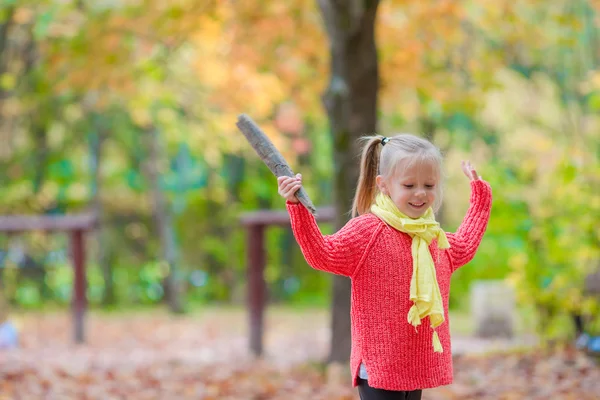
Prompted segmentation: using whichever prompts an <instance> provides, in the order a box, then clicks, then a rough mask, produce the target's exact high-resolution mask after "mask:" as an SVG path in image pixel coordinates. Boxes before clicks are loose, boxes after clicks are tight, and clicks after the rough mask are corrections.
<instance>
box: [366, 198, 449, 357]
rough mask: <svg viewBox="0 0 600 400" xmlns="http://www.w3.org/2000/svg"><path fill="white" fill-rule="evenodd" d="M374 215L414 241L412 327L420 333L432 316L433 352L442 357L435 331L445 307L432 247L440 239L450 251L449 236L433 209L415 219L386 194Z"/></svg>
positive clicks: (409, 314) (409, 313)
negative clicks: (433, 241) (419, 330)
mask: <svg viewBox="0 0 600 400" xmlns="http://www.w3.org/2000/svg"><path fill="white" fill-rule="evenodd" d="M371 212H372V213H373V214H375V215H376V216H378V217H379V218H380V219H381V220H383V221H384V222H385V223H387V224H388V225H390V226H392V227H393V228H395V229H397V230H399V231H400V232H406V233H408V234H409V235H410V237H412V246H411V250H412V258H413V274H412V278H411V280H410V301H412V302H413V306H412V307H411V308H410V311H409V312H408V323H409V324H411V325H413V326H414V327H415V329H416V327H417V326H419V325H420V324H421V319H422V318H425V317H426V316H429V321H430V322H431V328H432V329H433V338H432V340H433V349H434V351H436V352H438V353H442V352H443V348H442V344H441V343H440V338H439V337H438V334H437V332H436V331H435V328H436V327H438V326H440V325H441V324H442V323H443V322H444V306H443V303H442V294H441V293H440V287H439V285H438V283H437V279H436V275H435V265H434V263H433V258H432V257H431V253H430V252H429V245H430V244H431V242H432V240H433V239H435V238H437V240H438V247H439V248H440V249H447V248H450V243H448V239H447V238H446V234H445V233H444V231H443V230H442V229H441V228H440V224H439V223H438V222H436V220H435V216H434V215H433V210H432V209H431V208H429V209H428V210H427V211H426V212H425V214H424V215H423V216H422V217H420V218H417V219H413V218H410V217H408V216H406V215H404V214H403V213H401V212H400V210H398V207H396V205H395V204H394V202H393V201H392V199H391V198H390V197H389V196H386V195H384V194H382V193H379V194H378V195H377V197H376V199H375V204H373V205H372V206H371Z"/></svg>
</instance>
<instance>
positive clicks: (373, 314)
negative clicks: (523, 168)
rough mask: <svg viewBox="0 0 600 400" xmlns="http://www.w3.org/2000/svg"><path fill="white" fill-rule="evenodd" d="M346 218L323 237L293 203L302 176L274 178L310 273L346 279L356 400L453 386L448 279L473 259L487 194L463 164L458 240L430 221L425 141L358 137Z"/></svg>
mask: <svg viewBox="0 0 600 400" xmlns="http://www.w3.org/2000/svg"><path fill="white" fill-rule="evenodd" d="M366 140H367V142H366V145H365V147H364V150H363V154H362V160H361V170H360V177H359V180H358V188H357V191H356V196H355V198H354V204H353V207H352V214H353V217H356V218H353V219H351V220H350V221H349V222H348V223H347V224H346V225H345V226H344V227H343V228H342V229H340V230H339V231H338V232H337V233H335V234H333V235H328V236H323V234H322V233H321V231H320V230H319V227H318V226H317V224H316V222H315V219H314V217H313V215H312V214H311V213H310V212H309V211H308V210H307V209H306V208H305V207H304V206H303V205H301V204H300V203H299V202H298V200H297V199H296V197H295V196H294V194H295V193H296V191H297V190H298V189H300V187H301V185H302V177H301V176H300V174H298V175H296V176H295V177H280V178H278V180H277V181H278V185H279V194H280V195H281V196H283V197H284V198H285V199H286V200H287V204H286V205H287V209H288V212H289V214H290V217H291V222H292V229H293V231H294V235H295V237H296V240H297V241H298V244H299V245H300V247H301V249H302V253H303V254H304V257H305V258H306V261H307V262H308V264H309V265H311V266H312V267H313V268H315V269H319V270H322V271H327V272H331V273H334V274H339V275H344V276H347V277H349V278H351V280H352V298H351V301H352V308H351V319H352V329H351V333H352V352H351V359H350V368H351V371H352V379H353V386H355V387H356V386H358V391H359V394H360V397H361V399H363V400H366V399H368V400H372V399H410V400H413V399H420V398H421V390H422V389H426V388H433V387H437V386H441V385H447V384H450V383H452V355H451V349H450V329H449V324H448V296H449V290H450V277H451V275H452V273H453V272H454V271H456V269H457V268H459V267H460V266H462V265H465V264H466V263H467V262H469V261H470V260H471V259H472V258H473V256H474V255H475V251H476V250H477V247H478V246H479V243H480V241H481V238H482V237H483V234H484V232H485V229H486V226H487V223H488V219H489V215H490V209H491V202H492V196H491V188H490V186H489V184H488V183H487V182H485V181H483V180H482V179H481V177H479V176H478V175H477V172H476V171H475V169H474V168H473V167H472V166H471V164H470V162H463V163H462V170H463V172H464V174H465V175H466V176H467V177H468V178H469V179H470V181H471V201H470V207H469V210H468V212H467V215H466V216H465V219H464V220H463V222H462V224H461V225H460V227H459V228H458V230H457V231H456V233H445V232H444V231H443V230H442V229H441V228H440V226H439V224H438V223H437V222H436V221H435V217H434V212H435V211H437V210H438V209H439V207H440V202H441V199H442V193H441V166H442V156H441V154H440V152H439V150H438V149H437V148H436V147H435V146H433V145H432V144H431V143H430V142H428V141H427V140H424V139H421V138H418V137H416V136H412V135H407V134H402V135H397V136H394V137H391V138H386V137H381V136H372V137H367V138H366Z"/></svg>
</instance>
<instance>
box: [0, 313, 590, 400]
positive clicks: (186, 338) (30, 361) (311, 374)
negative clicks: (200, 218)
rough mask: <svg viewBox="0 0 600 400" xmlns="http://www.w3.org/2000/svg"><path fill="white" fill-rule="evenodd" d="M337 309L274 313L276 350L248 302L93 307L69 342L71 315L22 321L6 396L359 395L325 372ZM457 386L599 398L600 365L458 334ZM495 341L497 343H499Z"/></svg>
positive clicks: (0, 358)
mask: <svg viewBox="0 0 600 400" xmlns="http://www.w3.org/2000/svg"><path fill="white" fill-rule="evenodd" d="M327 321H328V318H327V314H326V313H325V312H324V311H291V310H277V311H274V312H270V313H269V316H268V321H267V327H266V328H267V329H266V336H265V347H266V353H267V354H266V356H265V357H264V358H263V359H262V360H256V359H253V358H252V357H251V356H250V355H249V354H248V352H247V348H246V346H247V339H246V336H245V335H246V326H245V323H246V317H245V314H244V313H243V312H242V311H241V310H220V309H211V310H207V311H203V312H200V313H194V314H191V315H187V316H184V317H173V316H169V315H166V314H161V313H156V312H153V313H151V314H149V313H146V312H142V313H134V312H128V313H127V314H120V315H106V314H95V313H92V314H91V315H90V316H89V318H88V321H87V326H86V327H87V339H88V340H87V342H88V343H87V344H86V345H83V346H75V345H72V344H71V341H70V339H71V321H70V318H69V316H68V315H66V314H46V315H39V314H36V315H31V314H28V315H26V316H23V317H22V318H20V319H19V322H20V329H21V331H22V337H21V348H20V349H18V350H10V351H6V350H3V351H1V352H0V399H2V400H4V399H27V400H29V399H78V400H79V399H206V400H208V399H249V400H250V399H253V400H258V399H265V400H266V399H286V400H293V399H309V398H310V399H328V400H329V399H331V400H341V399H357V398H358V395H357V393H356V391H355V390H353V389H352V388H351V387H350V385H349V382H348V380H347V370H345V369H344V370H336V369H335V368H330V369H329V370H327V369H325V368H324V367H323V366H322V365H321V364H320V361H321V360H322V359H323V357H324V356H325V355H326V354H327V346H328V335H329V332H328V329H327ZM456 339H457V340H456V343H457V345H458V346H462V349H460V350H461V351H459V352H457V353H462V354H461V355H458V356H456V357H455V363H454V367H455V383H454V384H453V385H450V386H447V387H442V388H437V389H433V390H428V391H426V392H425V395H424V399H426V400H436V399H439V400H442V399H550V398H551V399H577V400H585V399H597V398H598V393H600V369H599V367H598V366H597V365H595V364H594V363H593V362H592V361H591V360H589V359H587V358H586V357H584V356H583V355H581V354H579V353H577V352H575V351H572V350H571V351H566V350H564V351H553V352H542V351H540V350H531V349H525V350H523V349H521V350H519V351H517V350H511V351H505V352H502V353H497V352H496V353H491V354H486V353H485V352H482V342H477V341H475V340H473V339H470V338H468V337H460V336H459V337H457V338H456ZM489 346H490V349H492V344H491V343H490V344H489Z"/></svg>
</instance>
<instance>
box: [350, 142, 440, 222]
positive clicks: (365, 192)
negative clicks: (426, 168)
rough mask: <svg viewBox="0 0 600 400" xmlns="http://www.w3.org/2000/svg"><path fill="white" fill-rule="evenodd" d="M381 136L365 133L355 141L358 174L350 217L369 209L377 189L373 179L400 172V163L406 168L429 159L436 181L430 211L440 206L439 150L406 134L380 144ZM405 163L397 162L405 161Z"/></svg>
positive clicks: (436, 209)
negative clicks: (358, 149) (359, 144)
mask: <svg viewBox="0 0 600 400" xmlns="http://www.w3.org/2000/svg"><path fill="white" fill-rule="evenodd" d="M383 139H384V137H383V136H365V137H362V138H360V139H359V140H360V141H362V142H365V143H364V144H363V146H364V147H363V152H362V157H361V160H360V175H359V177H358V185H357V188H356V194H355V195H354V202H353V204H352V216H353V217H356V216H357V215H361V214H365V213H368V212H370V210H371V205H372V204H373V202H374V201H375V196H376V195H377V193H378V192H379V189H378V188H377V183H376V180H375V178H376V177H377V175H382V176H383V177H384V178H388V177H390V176H392V175H394V174H396V173H401V172H402V171H400V169H399V168H400V165H401V164H402V168H403V169H406V168H409V167H410V166H412V165H414V164H415V163H417V162H431V163H432V164H433V165H434V166H435V168H436V169H437V172H438V177H439V178H440V179H439V180H440V182H439V183H438V184H437V185H436V199H435V203H434V205H433V211H434V212H437V211H438V210H439V208H440V206H441V205H442V184H441V177H442V160H443V158H442V153H441V152H440V150H439V149H438V148H437V147H435V146H434V145H433V144H432V143H431V142H429V141H428V140H425V139H423V138H420V137H418V136H415V135H410V134H406V133H404V134H400V135H396V136H392V137H390V138H388V139H389V140H388V141H387V143H386V144H385V146H382V145H381V142H382V140H383ZM406 160H408V162H407V163H401V161H406Z"/></svg>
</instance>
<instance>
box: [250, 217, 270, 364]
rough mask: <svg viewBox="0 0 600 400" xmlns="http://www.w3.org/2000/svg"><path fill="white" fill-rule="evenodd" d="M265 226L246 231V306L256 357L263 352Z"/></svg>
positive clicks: (251, 345)
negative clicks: (247, 306)
mask: <svg viewBox="0 0 600 400" xmlns="http://www.w3.org/2000/svg"><path fill="white" fill-rule="evenodd" d="M264 233H265V226H264V225H262V224H252V225H249V226H248V229H247V235H248V237H247V243H248V252H247V254H248V269H247V274H248V304H249V311H250V313H249V317H250V350H251V351H252V353H253V354H254V355H256V356H260V355H262V352H263V343H262V338H263V322H264V309H265V300H266V292H267V285H266V283H265V277H264V269H265V248H264Z"/></svg>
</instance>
